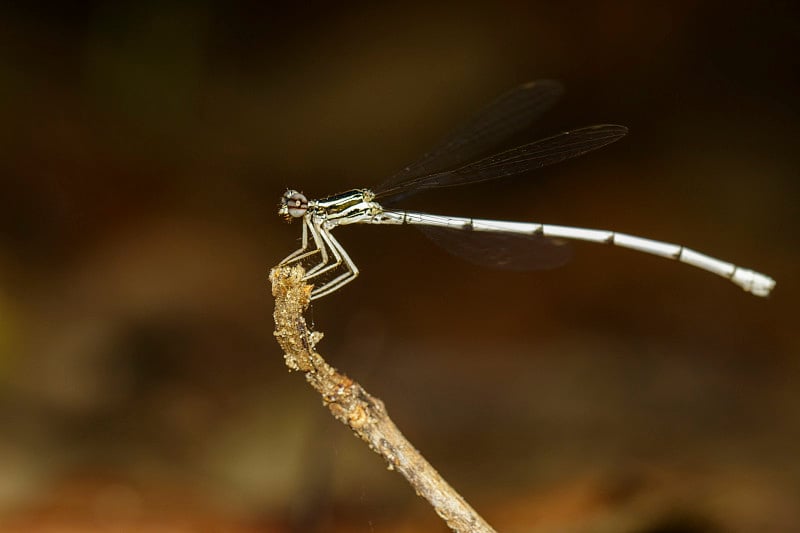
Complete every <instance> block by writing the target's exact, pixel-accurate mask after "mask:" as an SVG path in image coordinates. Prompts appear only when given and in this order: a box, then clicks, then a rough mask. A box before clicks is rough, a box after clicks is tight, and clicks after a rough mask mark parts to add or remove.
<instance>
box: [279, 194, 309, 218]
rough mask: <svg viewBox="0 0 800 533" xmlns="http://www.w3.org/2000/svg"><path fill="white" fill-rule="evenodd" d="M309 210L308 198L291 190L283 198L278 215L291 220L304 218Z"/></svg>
mask: <svg viewBox="0 0 800 533" xmlns="http://www.w3.org/2000/svg"><path fill="white" fill-rule="evenodd" d="M307 210H308V198H306V197H305V195H304V194H303V193H301V192H297V191H295V190H292V189H289V190H288V191H286V192H285V193H283V196H282V197H281V205H280V207H279V208H278V214H279V215H281V216H283V217H284V218H286V220H291V219H293V218H302V216H303V215H305V214H306V211H307Z"/></svg>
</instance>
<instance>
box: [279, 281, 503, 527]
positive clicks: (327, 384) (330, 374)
mask: <svg viewBox="0 0 800 533" xmlns="http://www.w3.org/2000/svg"><path fill="white" fill-rule="evenodd" d="M303 273H304V271H303V269H302V267H300V266H294V267H279V268H275V269H273V270H272V272H271V273H270V281H271V282H272V295H273V296H274V297H275V315H274V316H275V328H276V329H275V337H276V338H277V339H278V343H279V344H280V345H281V348H283V351H284V357H285V359H286V366H288V367H289V368H290V369H292V370H300V371H302V372H304V373H305V375H306V380H307V381H308V382H309V383H310V384H311V386H312V387H314V388H315V389H316V390H317V392H319V393H320V394H321V395H322V402H323V403H324V404H325V405H326V406H327V407H328V409H330V411H331V413H333V416H335V417H336V418H337V419H338V420H339V421H340V422H342V423H344V424H346V425H347V426H349V427H350V429H352V430H353V433H355V434H356V435H357V436H358V437H360V438H361V439H362V440H363V441H364V442H366V443H367V444H368V445H369V447H370V448H371V449H372V450H373V451H374V452H375V453H378V454H380V455H381V456H382V457H383V458H384V459H385V460H386V462H387V463H388V465H389V469H391V470H397V471H398V472H400V473H401V474H402V475H403V477H405V478H406V479H407V480H408V482H409V483H410V484H411V486H412V487H414V490H415V491H416V492H417V494H418V495H420V496H422V497H423V498H425V499H426V500H428V502H430V504H431V505H432V506H433V508H434V510H435V511H436V513H437V514H438V515H439V516H440V517H442V519H444V521H445V522H446V523H447V525H448V526H449V527H450V529H452V530H453V531H456V532H459V533H494V529H492V527H491V526H490V525H489V524H487V523H486V522H485V521H484V520H483V518H481V517H480V515H478V513H476V512H475V510H474V509H472V507H470V506H469V504H468V503H467V502H466V501H465V500H464V498H462V497H461V495H460V494H458V493H457V492H456V491H455V490H453V488H452V487H451V486H450V485H449V484H448V483H447V482H446V481H445V480H444V479H443V478H442V476H440V475H439V473H438V472H437V471H436V470H435V469H434V468H433V467H432V466H431V465H430V463H428V461H426V460H425V458H424V457H422V455H421V454H420V453H419V452H418V451H417V450H416V449H415V448H414V446H412V445H411V443H410V442H408V440H406V438H405V437H404V436H403V434H402V433H400V430H398V429H397V426H395V425H394V422H392V420H391V419H390V418H389V415H388V414H387V412H386V408H385V407H384V405H383V402H381V401H380V400H378V399H377V398H374V397H373V396H370V395H369V394H368V393H367V392H366V391H365V390H364V389H363V388H362V387H361V385H359V384H358V383H356V382H355V381H353V380H352V379H350V378H348V377H347V376H344V375H343V374H340V373H339V372H338V371H337V370H336V369H335V368H333V367H332V366H330V365H329V364H328V363H326V362H325V360H324V359H323V358H322V356H321V355H320V354H319V353H317V352H316V350H315V345H316V344H317V342H318V341H319V340H320V339H321V338H322V333H319V332H312V331H310V330H309V328H308V326H307V325H306V321H305V318H304V317H303V311H305V309H306V307H308V303H309V301H310V295H311V286H310V285H307V284H305V283H304V282H303Z"/></svg>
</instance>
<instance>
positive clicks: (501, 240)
mask: <svg viewBox="0 0 800 533" xmlns="http://www.w3.org/2000/svg"><path fill="white" fill-rule="evenodd" d="M415 227H416V228H417V229H419V230H420V231H421V232H422V233H424V234H425V236H426V237H428V238H429V239H430V240H432V241H433V242H435V243H436V244H437V245H439V246H441V247H442V248H444V249H445V250H447V251H448V252H450V253H451V254H453V255H455V256H458V257H461V258H462V259H466V260H467V261H469V262H470V263H473V264H476V265H479V266H484V267H489V268H499V269H503V270H517V271H524V270H544V269H549V268H556V267H559V266H561V265H563V264H564V263H566V262H567V261H569V259H570V258H571V257H572V247H571V246H569V244H567V243H566V242H565V241H562V240H555V239H548V238H547V237H544V236H542V235H536V234H534V235H520V234H511V233H490V232H485V231H464V230H461V229H449V228H442V227H437V226H415Z"/></svg>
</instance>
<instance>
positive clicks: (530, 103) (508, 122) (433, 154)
mask: <svg viewBox="0 0 800 533" xmlns="http://www.w3.org/2000/svg"><path fill="white" fill-rule="evenodd" d="M563 92H564V89H563V87H562V85H561V84H560V83H558V82H557V81H553V80H539V81H534V82H530V83H526V84H524V85H520V86H519V87H516V88H514V89H512V90H510V91H509V92H507V93H505V94H503V95H501V96H499V97H498V98H497V99H495V100H494V101H492V102H491V103H490V104H489V105H487V106H486V107H485V108H483V109H482V110H481V111H480V112H479V113H478V114H477V115H475V116H474V117H473V118H472V119H471V120H470V121H469V122H467V123H466V124H464V125H463V126H462V127H460V128H458V129H456V130H455V131H453V132H451V133H450V135H448V136H447V137H446V138H445V139H444V140H443V141H442V142H441V143H439V145H438V146H437V147H436V148H434V149H433V150H431V151H430V152H428V153H426V154H425V155H424V156H422V157H421V158H420V159H418V160H417V161H415V162H414V163H412V164H410V165H408V166H407V167H405V168H403V169H402V170H401V171H399V172H397V173H396V174H395V175H393V176H392V177H390V178H389V179H387V180H386V181H384V182H383V183H382V184H381V185H380V186H378V187H376V188H375V189H373V190H387V189H391V188H393V187H394V186H396V185H398V184H400V183H403V182H405V181H408V180H410V179H413V178H417V177H420V176H424V175H428V174H433V173H436V172H441V171H443V170H447V169H451V168H454V167H458V166H461V165H463V164H465V163H468V162H470V161H474V160H475V159H477V158H479V157H481V156H484V155H487V154H488V153H489V152H491V151H492V150H495V149H497V148H498V146H499V145H500V144H501V143H502V142H503V141H505V140H507V139H508V138H509V137H511V136H512V135H514V134H515V133H518V132H520V131H522V130H524V129H525V128H527V127H529V126H530V125H531V124H532V123H533V122H534V120H536V119H537V118H538V117H539V116H540V115H542V114H543V113H544V112H545V111H547V110H548V109H550V108H551V107H552V106H553V105H554V104H555V103H556V102H557V101H558V99H559V97H560V96H561V94H562V93H563Z"/></svg>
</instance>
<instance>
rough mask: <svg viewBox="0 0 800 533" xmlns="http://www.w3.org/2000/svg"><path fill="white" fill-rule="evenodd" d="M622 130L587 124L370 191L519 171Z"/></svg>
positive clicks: (388, 192) (379, 193) (596, 144)
mask: <svg viewBox="0 0 800 533" xmlns="http://www.w3.org/2000/svg"><path fill="white" fill-rule="evenodd" d="M626 133H628V128H626V127H625V126H618V125H614V124H604V125H600V126H588V127H585V128H580V129H577V130H573V131H568V132H564V133H560V134H558V135H554V136H552V137H548V138H546V139H542V140H539V141H534V142H532V143H529V144H523V145H522V146H518V147H516V148H512V149H510V150H506V151H505V152H500V153H498V154H495V155H492V156H489V157H486V158H484V159H481V160H479V161H475V162H474V163H469V164H467V165H464V166H462V167H459V168H456V169H454V170H446V171H443V172H436V173H433V174H427V175H423V176H417V177H413V178H408V179H406V180H405V181H402V182H397V183H389V182H387V183H384V184H382V185H381V186H379V187H378V188H377V189H375V190H374V191H373V192H375V194H376V198H389V197H392V196H397V195H401V194H404V193H410V192H412V191H413V192H417V191H422V190H425V189H435V188H438V187H453V186H456V185H465V184H468V183H477V182H481V181H488V180H493V179H497V178H502V177H506V176H513V175H515V174H522V173H524V172H528V171H530V170H533V169H537V168H541V167H544V166H547V165H552V164H554V163H559V162H561V161H565V160H567V159H572V158H573V157H578V156H580V155H583V154H585V153H587V152H591V151H592V150H597V149H598V148H602V147H603V146H606V145H608V144H611V143H613V142H615V141H617V140H619V139H621V138H622V137H624V136H625V134H626Z"/></svg>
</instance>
